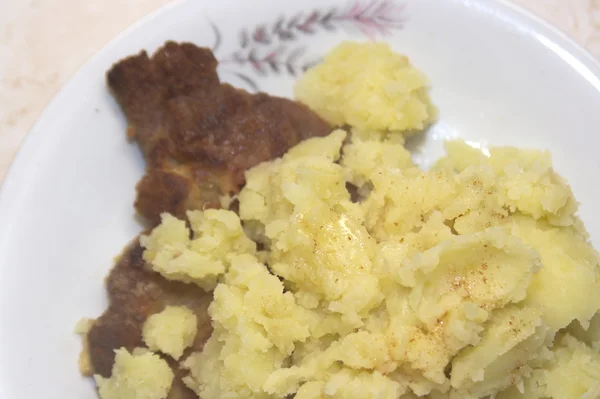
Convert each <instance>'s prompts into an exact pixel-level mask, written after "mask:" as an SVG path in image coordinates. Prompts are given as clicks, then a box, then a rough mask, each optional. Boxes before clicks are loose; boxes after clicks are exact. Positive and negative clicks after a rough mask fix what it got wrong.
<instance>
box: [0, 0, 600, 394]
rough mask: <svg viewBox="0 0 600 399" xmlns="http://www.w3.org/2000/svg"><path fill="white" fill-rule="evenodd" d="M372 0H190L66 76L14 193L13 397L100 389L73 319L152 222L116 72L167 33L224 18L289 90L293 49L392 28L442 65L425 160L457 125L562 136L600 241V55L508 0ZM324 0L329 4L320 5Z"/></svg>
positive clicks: (232, 75) (246, 71) (238, 77)
mask: <svg viewBox="0 0 600 399" xmlns="http://www.w3.org/2000/svg"><path fill="white" fill-rule="evenodd" d="M351 1H352V0H351ZM370 1H371V3H368V4H367V3H364V2H363V3H361V5H356V4H355V5H354V7H349V8H348V5H349V4H348V3H347V2H346V1H345V0H339V1H335V0H327V1H324V0H303V1H302V2H283V1H278V0H253V1H244V0H237V1H234V0H229V1H226V0H220V1H208V0H206V1H203V0H190V1H184V2H179V3H176V4H175V5H173V6H170V7H168V8H165V9H162V10H160V11H159V12H158V13H156V14H154V15H153V16H151V17H149V18H147V19H146V20H144V21H143V22H141V23H139V24H137V25H136V26H134V27H133V28H131V29H129V30H128V31H127V32H125V33H124V34H122V35H121V36H120V37H119V38H118V39H117V40H115V41H114V42H113V43H112V44H110V45H109V46H108V47H106V48H105V49H104V50H102V51H101V52H100V53H99V54H98V55H97V56H96V57H95V58H94V59H93V60H92V61H90V62H89V63H88V64H87V65H86V66H85V67H83V68H82V69H81V70H80V71H79V73H78V74H77V75H76V76H75V77H74V78H73V79H72V80H71V82H70V83H69V84H68V85H66V86H65V88H64V89H63V90H62V91H61V92H60V93H59V94H58V95H57V97H56V98H55V99H54V101H53V102H52V104H51V105H50V106H49V107H48V109H47V110H46V111H45V112H44V114H43V116H42V117H41V118H40V120H39V122H38V123H37V124H36V126H35V127H34V128H33V129H32V131H31V132H30V133H29V136H28V137H27V140H26V142H25V144H24V145H23V148H22V149H21V151H20V152H19V154H18V156H17V158H16V160H15V162H14V164H13V167H12V169H11V171H10V173H9V175H8V177H7V178H6V181H5V183H4V186H3V187H2V191H1V194H0V398H1V399H12V398H36V399H37V398H41V397H45V398H61V399H82V398H95V392H94V389H93V385H92V383H91V381H90V380H89V379H83V378H81V377H80V376H79V374H78V370H77V355H78V352H79V349H80V346H79V340H78V339H77V338H76V337H75V336H74V335H73V333H72V331H73V326H74V324H75V323H76V321H77V320H78V319H79V318H80V317H82V316H96V315H99V314H100V313H101V312H102V310H103V309H104V307H105V304H106V303H105V302H106V301H105V293H104V287H103V285H102V279H103V278H104V276H105V275H106V273H107V271H108V270H109V268H110V266H111V264H112V258H113V256H115V255H116V254H118V253H119V252H120V250H121V249H122V247H123V246H124V245H125V244H126V243H127V242H128V241H129V240H130V239H132V238H133V237H134V236H135V235H136V233H138V232H139V230H140V225H139V224H138V223H137V222H136V220H135V217H134V211H133V207H132V203H133V199H134V186H135V183H136V182H137V180H138V178H139V177H140V176H141V174H142V171H143V168H144V164H143V161H142V158H141V156H140V153H139V151H138V150H137V148H136V147H135V145H132V144H129V143H127V141H126V140H125V133H124V130H125V120H124V118H123V116H122V114H121V112H120V109H119V107H118V106H117V104H116V103H115V102H114V100H113V99H112V97H111V96H110V94H109V93H108V92H107V90H106V87H105V83H104V74H105V72H106V70H107V69H108V68H109V67H110V66H111V64H112V63H113V62H116V61H117V60H119V59H120V58H122V57H124V56H127V55H130V54H133V53H137V52H138V51H139V50H140V49H142V48H146V49H149V50H154V49H155V48H156V47H158V46H159V45H160V44H162V43H163V42H164V41H165V40H168V39H173V40H178V41H183V40H185V41H191V42H194V43H196V44H199V45H203V46H213V45H214V44H215V43H216V42H217V37H216V34H217V33H218V34H219V35H218V36H219V38H220V40H218V42H220V45H219V48H218V49H217V52H216V53H217V55H218V58H220V59H221V60H229V61H230V62H227V63H225V65H223V67H222V68H221V72H222V77H223V78H224V79H225V80H229V81H231V82H232V83H234V84H237V85H245V84H247V83H248V82H247V81H248V80H251V81H252V82H254V84H256V85H257V86H259V87H260V88H261V89H262V90H265V91H268V92H271V93H274V94H280V95H289V94H290V93H291V87H292V82H293V79H292V78H291V77H290V76H288V72H287V66H288V65H286V63H287V64H289V67H290V69H293V70H298V69H301V68H302V66H303V65H306V64H308V63H310V62H312V61H314V60H316V59H318V58H319V57H320V56H322V55H323V54H324V53H325V52H326V51H327V50H328V49H329V48H330V47H331V46H332V45H334V44H336V43H337V42H339V41H340V40H342V39H344V38H353V39H365V33H367V34H370V35H375V36H376V37H377V38H378V39H382V40H387V41H389V43H391V44H392V45H393V47H394V48H396V49H398V50H399V51H402V52H404V53H406V54H408V55H409V56H410V57H411V58H412V61H413V62H414V64H416V65H417V66H418V67H419V68H421V69H422V70H423V71H425V72H426V73H427V74H428V75H429V77H430V78H431V81H432V84H433V90H432V96H433V100H434V102H435V103H436V104H437V105H438V107H439V109H440V110H441V118H440V122H439V123H438V124H437V125H436V126H435V127H433V128H432V129H431V131H430V132H429V133H428V135H427V136H426V137H425V138H424V139H422V140H421V141H422V142H421V143H417V144H420V145H421V147H422V148H421V150H422V151H421V152H419V151H417V154H416V157H417V158H419V160H420V161H422V162H424V163H427V162H429V161H430V160H431V159H432V158H434V157H435V156H437V155H439V153H440V149H441V146H440V139H441V138H443V137H449V136H451V137H455V136H459V137H463V138H465V139H467V140H470V141H473V142H484V143H494V144H511V145H519V146H527V147H537V148H540V147H541V148H547V149H550V150H551V151H552V152H553V154H554V159H555V164H556V167H557V169H558V170H559V171H560V173H562V174H563V175H564V176H565V177H567V178H568V180H569V181H570V182H571V183H572V186H573V189H574V192H575V194H576V196H577V198H578V199H579V200H580V201H581V202H582V203H583V205H582V207H581V214H582V217H583V219H584V221H585V223H586V224H587V226H588V228H589V230H590V232H591V233H592V237H593V241H594V243H595V244H596V246H600V245H598V244H600V217H599V216H600V212H599V210H598V208H596V207H595V205H594V204H597V203H598V202H600V191H599V190H600V188H599V187H600V185H598V184H597V180H596V179H597V177H596V176H598V175H599V173H600V156H598V155H597V152H598V150H597V147H598V145H599V144H600V139H599V138H598V135H597V130H598V127H599V126H600V79H599V76H600V67H599V66H598V64H597V63H596V62H595V61H594V59H593V58H592V57H591V56H590V55H588V54H587V53H586V52H584V51H583V50H582V49H581V48H579V47H578V46H577V45H575V44H574V43H573V42H571V41H570V40H569V39H567V38H566V37H564V35H562V34H560V33H558V32H557V31H555V30H554V29H552V28H550V27H548V26H547V25H545V24H544V23H542V22H540V21H539V20H537V19H535V18H533V17H531V16H529V15H526V14H524V13H523V12H521V11H519V10H517V9H515V8H513V7H511V6H509V5H507V4H504V3H502V2H499V1H492V0H480V1H475V0H394V1H392V0H389V1H386V0H370ZM373 2H374V3H373ZM369 4H371V5H369ZM367 6H368V7H367ZM396 6H399V7H396ZM365 7H367V8H366V11H364V8H365ZM333 8H335V9H336V11H335V12H334V14H332V16H331V17H329V18H328V17H327V15H328V14H327V12H328V11H329V10H331V9H333ZM312 10H319V11H321V13H319V14H318V15H317V16H316V17H315V16H313V17H310V16H311V11H312ZM363 11H364V12H363ZM361 12H362V15H360V14H361ZM296 16H297V18H296V19H294V17H296ZM280 17H281V18H283V20H282V21H283V23H282V24H281V25H280V28H279V29H278V28H277V21H278V20H279V18H280ZM307 20H308V22H307ZM261 27H263V28H264V31H262V33H261ZM328 28H331V30H328ZM359 28H362V30H361V29H359ZM244 31H245V32H246V33H247V35H246V37H247V40H246V42H245V43H244V40H242V36H243V35H242V32H244ZM310 32H312V33H310ZM290 34H292V35H293V38H289V39H290V40H288V41H286V42H285V43H284V42H282V40H283V39H285V38H286V37H287V36H289V35H290ZM280 44H284V45H285V48H281V49H279V47H278V46H279V45H280ZM301 48H304V49H305V50H306V51H305V52H304V53H302V54H301V55H299V56H298V57H292V56H291V54H292V53H293V54H296V53H295V51H296V50H298V51H299V50H300V49H301ZM252 49H254V52H253V57H254V58H256V59H257V60H259V65H257V66H256V67H265V68H267V69H268V68H271V67H270V66H268V65H266V63H265V62H264V61H265V60H266V61H268V60H276V61H277V63H278V64H277V65H275V67H281V68H280V69H283V72H282V73H281V75H277V74H275V73H274V72H273V71H271V72H268V73H266V74H265V76H261V75H259V74H258V73H256V71H254V68H253V66H252V65H250V64H248V63H241V64H239V65H238V64H236V63H233V62H231V60H232V58H234V55H235V54H236V53H238V55H239V58H242V59H244V58H248V56H249V54H250V51H251V50H252ZM278 49H279V50H278ZM275 50H278V51H280V52H277V51H275ZM274 51H275V54H276V56H277V57H276V58H269V57H268V55H269V54H271V53H272V52H274ZM413 144H415V143H413Z"/></svg>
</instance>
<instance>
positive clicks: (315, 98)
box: [294, 42, 437, 133]
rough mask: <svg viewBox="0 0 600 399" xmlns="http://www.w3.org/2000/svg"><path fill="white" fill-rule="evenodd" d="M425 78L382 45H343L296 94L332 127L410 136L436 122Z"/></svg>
mask: <svg viewBox="0 0 600 399" xmlns="http://www.w3.org/2000/svg"><path fill="white" fill-rule="evenodd" d="M427 85H428V82H427V78H426V77H425V75H423V74H422V73H421V72H420V71H419V70H418V69H416V68H414V67H413V66H412V65H411V64H410V62H409V60H408V58H407V57H406V56H404V55H401V54H397V53H394V52H393V51H392V50H391V49H390V47H389V46H388V45H387V44H385V43H353V42H344V43H342V44H340V45H339V46H337V47H336V48H334V49H333V50H331V52H330V53H329V54H328V55H327V56H326V57H325V61H324V62H323V63H321V64H319V65H317V66H315V67H314V68H311V69H310V70H309V71H307V72H306V74H305V75H304V76H303V77H302V78H301V79H300V80H299V81H298V83H297V84H296V87H295V90H294V92H295V95H296V98H297V99H298V100H300V101H301V102H303V103H305V104H306V105H308V106H309V107H310V108H311V109H313V110H314V111H315V112H317V113H318V114H319V115H320V116H321V117H322V118H323V119H325V120H327V121H328V122H329V123H331V124H332V125H334V126H342V125H351V126H354V127H356V128H357V129H360V130H367V131H374V130H379V131H391V132H404V133H408V132H411V131H415V130H421V129H423V128H424V127H426V126H427V125H429V124H430V123H431V122H432V121H433V120H434V119H435V117H436V114H437V112H436V110H435V108H434V107H433V105H431V102H430V100H429V96H428V94H427Z"/></svg>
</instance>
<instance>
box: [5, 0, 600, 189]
mask: <svg viewBox="0 0 600 399" xmlns="http://www.w3.org/2000/svg"><path fill="white" fill-rule="evenodd" d="M170 1H171V0H104V1H94V2H88V1H79V0H23V1H11V0H0V9H2V13H1V14H0V182H1V181H2V180H3V179H4V176H5V175H6V172H7V171H8V167H9V165H10V163H11V161H12V159H13V157H14V155H15V153H16V152H17V150H18V148H19V145H20V144H21V142H22V140H23V138H24V137H25V135H26V134H27V131H28V130H29V128H30V127H31V125H32V124H33V123H34V122H35V120H36V119H37V117H38V115H39V114H40V112H41V111H42V110H43V109H44V107H45V106H46V104H47V103H48V102H49V101H50V99H51V98H52V96H53V95H54V94H55V93H56V91H57V90H58V89H59V88H60V87H61V86H62V85H63V84H64V83H65V82H66V81H67V80H68V79H69V78H70V77H71V75H73V73H74V72H75V71H76V70H77V68H78V67H79V66H80V65H81V64H82V63H84V62H85V61H86V60H87V59H88V58H89V57H90V56H91V55H93V54H94V53H95V52H96V51H97V50H98V49H100V48H101V47H102V46H103V45H104V44H105V43H107V42H108V41H109V40H110V39H111V38H113V37H114V36H116V35H117V34H118V33H119V32H121V31H122V30H124V29H125V28H127V27H128V26H129V25H131V24H132V23H133V22H135V21H136V20H138V19H140V18H141V17H143V16H144V15H146V14H148V13H150V12H152V11H154V10H155V9H157V8H159V7H160V6H162V5H164V4H167V3H169V2H170ZM513 1H514V2H515V3H517V4H519V5H521V6H522V7H524V8H526V9H529V10H530V11H532V12H533V13H534V14H537V15H539V16H540V17H542V18H544V19H546V20H547V21H549V22H551V23H552V24H554V25H556V26H558V27H559V28H560V29H562V30H563V31H564V32H566V33H567V34H569V35H571V36H572V37H573V38H575V39H576V40H577V41H578V42H579V43H581V44H582V45H583V46H585V47H586V48H587V49H588V50H590V51H591V52H592V53H593V54H594V55H596V56H597V57H600V0H513ZM115 9H118V10H119V12H118V13H115V12H114V10H115ZM78 32H79V33H81V34H78Z"/></svg>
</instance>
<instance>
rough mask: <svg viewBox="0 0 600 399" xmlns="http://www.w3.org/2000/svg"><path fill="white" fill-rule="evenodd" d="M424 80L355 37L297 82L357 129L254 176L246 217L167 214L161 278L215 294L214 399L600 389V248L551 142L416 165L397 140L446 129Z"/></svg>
mask: <svg viewBox="0 0 600 399" xmlns="http://www.w3.org/2000/svg"><path fill="white" fill-rule="evenodd" d="M365 57H366V58H365ZM365 59H367V61H368V62H365ZM393 71H395V72H394V73H391V72H393ZM396 72H397V73H396ZM369 74H372V76H370V75H369ZM423 85H424V78H423V77H422V75H421V74H420V73H418V72H417V71H416V70H413V69H412V68H411V67H410V66H409V65H408V63H407V61H406V60H405V59H404V58H403V57H401V56H397V55H395V54H393V53H391V52H390V51H389V49H388V48H387V47H385V46H380V45H357V44H344V45H342V46H341V47H339V48H338V49H336V50H334V52H333V53H332V54H331V55H330V56H329V57H328V58H326V60H325V63H324V64H323V65H321V66H319V67H317V68H315V69H314V70H313V71H312V72H310V73H309V74H308V75H307V76H306V77H305V79H304V80H303V81H301V82H300V83H299V85H298V88H297V92H298V95H299V97H300V98H301V99H303V100H304V101H306V102H307V103H308V104H309V105H311V106H312V107H315V108H316V109H317V110H318V111H319V112H320V113H321V114H322V115H324V116H325V117H327V118H328V119H329V120H330V121H332V122H333V123H336V124H340V125H342V124H350V125H353V126H355V127H356V129H349V132H347V131H344V130H335V131H334V132H332V133H331V134H330V135H329V136H327V137H323V138H313V139H309V140H307V141H305V142H302V143H300V144H299V145H297V146H296V147H294V148H293V149H291V150H290V151H289V152H288V153H287V154H285V155H284V156H283V157H282V158H280V159H276V160H274V161H272V162H267V163H263V164H261V165H259V166H257V167H255V168H253V169H251V170H250V171H248V172H247V174H246V180H247V183H246V186H245V188H244V189H243V190H242V192H241V193H240V195H239V217H238V216H237V215H236V214H235V213H234V212H231V211H227V210H219V211H215V210H207V211H193V212H189V213H188V218H189V220H190V224H191V230H192V231H189V230H188V228H187V227H186V224H185V222H184V221H179V220H177V219H175V218H173V217H172V216H169V215H165V216H164V217H163V222H162V224H161V225H160V226H159V227H157V228H156V229H154V231H153V232H152V233H151V234H150V235H149V236H148V237H146V238H144V239H143V240H142V244H143V245H144V246H145V248H146V250H145V253H144V257H145V259H146V260H147V261H148V262H149V263H150V264H151V265H152V267H153V268H154V270H156V271H158V272H159V273H161V274H163V275H164V276H165V277H166V278H170V279H176V280H180V281H186V282H190V283H195V284H198V285H199V286H201V287H203V288H205V289H207V290H210V289H214V300H213V302H212V304H211V305H210V308H209V313H210V316H211V318H212V320H213V327H214V331H213V333H212V336H211V337H210V339H209V340H208V342H207V344H206V345H205V347H204V349H203V350H202V351H201V352H197V353H193V354H191V355H190V356H189V357H187V358H186V359H183V360H182V363H181V365H182V367H184V368H185V369H187V370H188V371H189V375H188V376H187V377H186V378H185V383H186V384H187V385H188V386H189V387H190V388H191V389H192V390H194V391H195V392H196V393H197V394H198V395H199V396H200V397H204V398H217V397H221V398H285V397H289V396H290V395H294V397H295V398H296V399H309V398H315V399H316V398H340V399H346V398H357V399H358V398H361V399H364V398H377V399H387V398H389V399H395V398H401V399H414V398H416V397H424V396H427V397H429V398H436V399H443V398H449V399H470V398H487V397H490V396H491V397H494V396H495V397H497V398H520V397H522V398H540V399H541V398H555V399H563V398H564V399H567V398H569V399H572V398H598V397H600V383H599V382H598V381H600V353H599V352H598V346H599V344H598V343H599V342H600V327H599V326H600V313H599V310H600V265H599V256H598V253H597V252H596V251H595V250H594V249H593V248H592V247H591V246H590V244H589V242H588V236H587V233H586V231H585V229H584V227H583V224H582V223H581V221H580V220H579V219H578V217H577V215H576V211H577V202H576V201H575V199H574V198H573V194H572V192H571V190H570V188H569V186H568V185H567V183H566V182H565V181H564V180H563V179H562V178H561V177H560V176H558V175H557V174H556V172H555V171H554V170H553V169H552V166H551V160H550V156H549V154H548V153H546V152H543V151H533V150H519V149H515V148H492V149H490V151H489V156H487V155H485V154H483V153H482V152H481V151H479V150H476V149H473V148H471V147H469V146H467V145H466V144H465V143H463V142H460V141H450V142H448V143H447V148H446V149H447V156H445V157H444V158H442V159H441V160H440V161H439V162H438V163H437V164H436V165H435V166H434V167H433V168H432V169H431V170H429V171H423V170H421V169H419V168H418V167H416V166H415V165H414V164H413V163H412V161H411V157H410V154H409V153H408V152H407V150H406V149H405V148H404V147H403V145H402V140H401V139H400V140H399V139H398V135H389V134H382V131H386V132H389V131H401V132H404V131H406V130H407V129H414V128H421V127H423V126H424V125H425V124H426V123H428V122H429V121H430V120H431V114H430V113H429V111H428V109H429V107H428V105H427V100H426V94H425V92H424V91H423V87H424V86H423ZM320 95H322V97H319V96H320ZM349 184H351V185H354V186H355V187H356V192H357V193H358V199H357V198H353V197H351V194H350V192H349V189H348V185H349ZM190 236H192V238H190ZM255 243H260V244H261V247H262V248H264V249H263V250H261V251H257V249H256V246H255ZM121 356H124V355H121ZM116 378H120V377H118V374H117V377H116Z"/></svg>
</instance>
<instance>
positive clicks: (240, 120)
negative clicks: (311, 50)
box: [107, 42, 331, 222]
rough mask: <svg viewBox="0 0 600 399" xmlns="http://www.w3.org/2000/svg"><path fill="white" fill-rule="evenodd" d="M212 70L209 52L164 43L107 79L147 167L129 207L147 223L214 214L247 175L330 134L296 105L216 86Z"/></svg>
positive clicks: (125, 63)
mask: <svg viewBox="0 0 600 399" xmlns="http://www.w3.org/2000/svg"><path fill="white" fill-rule="evenodd" d="M216 68H217V60H216V59H215V57H214V55H213V54H212V52H211V51H210V50H208V49H204V48H200V47H197V46H195V45H193V44H189V43H183V44H178V43H173V42H168V43H166V44H165V45H164V46H163V47H162V48H160V49H159V50H158V51H156V52H155V53H154V55H153V56H152V57H148V55H147V53H146V52H145V51H142V52H141V53H140V54H138V55H135V56H132V57H129V58H126V59H124V60H122V61H120V62H119V63H117V64H116V65H114V66H113V67H112V69H111V70H110V71H109V72H108V75H107V77H108V79H107V80H108V85H109V87H110V89H111V90H112V92H113V94H114V95H115V97H116V99H117V100H118V102H119V103H120V105H121V107H122V109H123V112H124V113H125V115H126V117H127V121H128V124H129V129H128V135H129V137H130V138H132V139H133V140H135V141H137V142H138V143H139V145H140V148H141V149H142V152H143V154H144V156H145V159H146V162H147V167H146V174H145V175H144V177H143V178H142V180H141V181H140V182H139V184H138V186H137V199H136V202H135V206H136V209H137V210H138V212H139V213H140V214H142V215H143V216H145V217H146V218H147V219H149V220H150V221H151V222H157V221H158V220H159V216H160V214H161V213H162V212H169V213H171V214H173V215H176V216H179V217H184V216H185V211H186V210H189V209H205V208H206V207H219V205H220V197H221V196H224V195H228V194H235V193H236V192H237V191H238V190H239V188H240V187H241V185H242V184H243V183H244V172H245V171H246V170H247V169H248V168H250V167H252V166H255V165H258V164H259V163H261V162H263V161H267V160H270V159H273V158H276V157H278V156H280V155H282V154H283V153H284V152H285V151H286V150H287V149H289V148H290V147H291V146H293V145H294V144H297V143H298V142H299V141H301V140H304V139H306V138H309V137H313V136H324V135H325V134H327V133H329V132H330V131H331V129H330V127H329V125H328V124H327V123H326V122H324V121H323V120H322V119H321V118H319V117H318V116H317V115H316V114H315V113H313V112H311V111H310V110H309V109H308V108H306V107H305V106H304V105H302V104H299V103H296V102H294V101H291V100H288V99H284V98H278V97H273V96H269V95H267V94H264V93H258V94H249V93H247V92H245V91H243V90H239V89H236V88H234V87H232V86H230V85H228V84H223V83H221V82H220V81H219V76H218V75H217V70H216Z"/></svg>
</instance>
